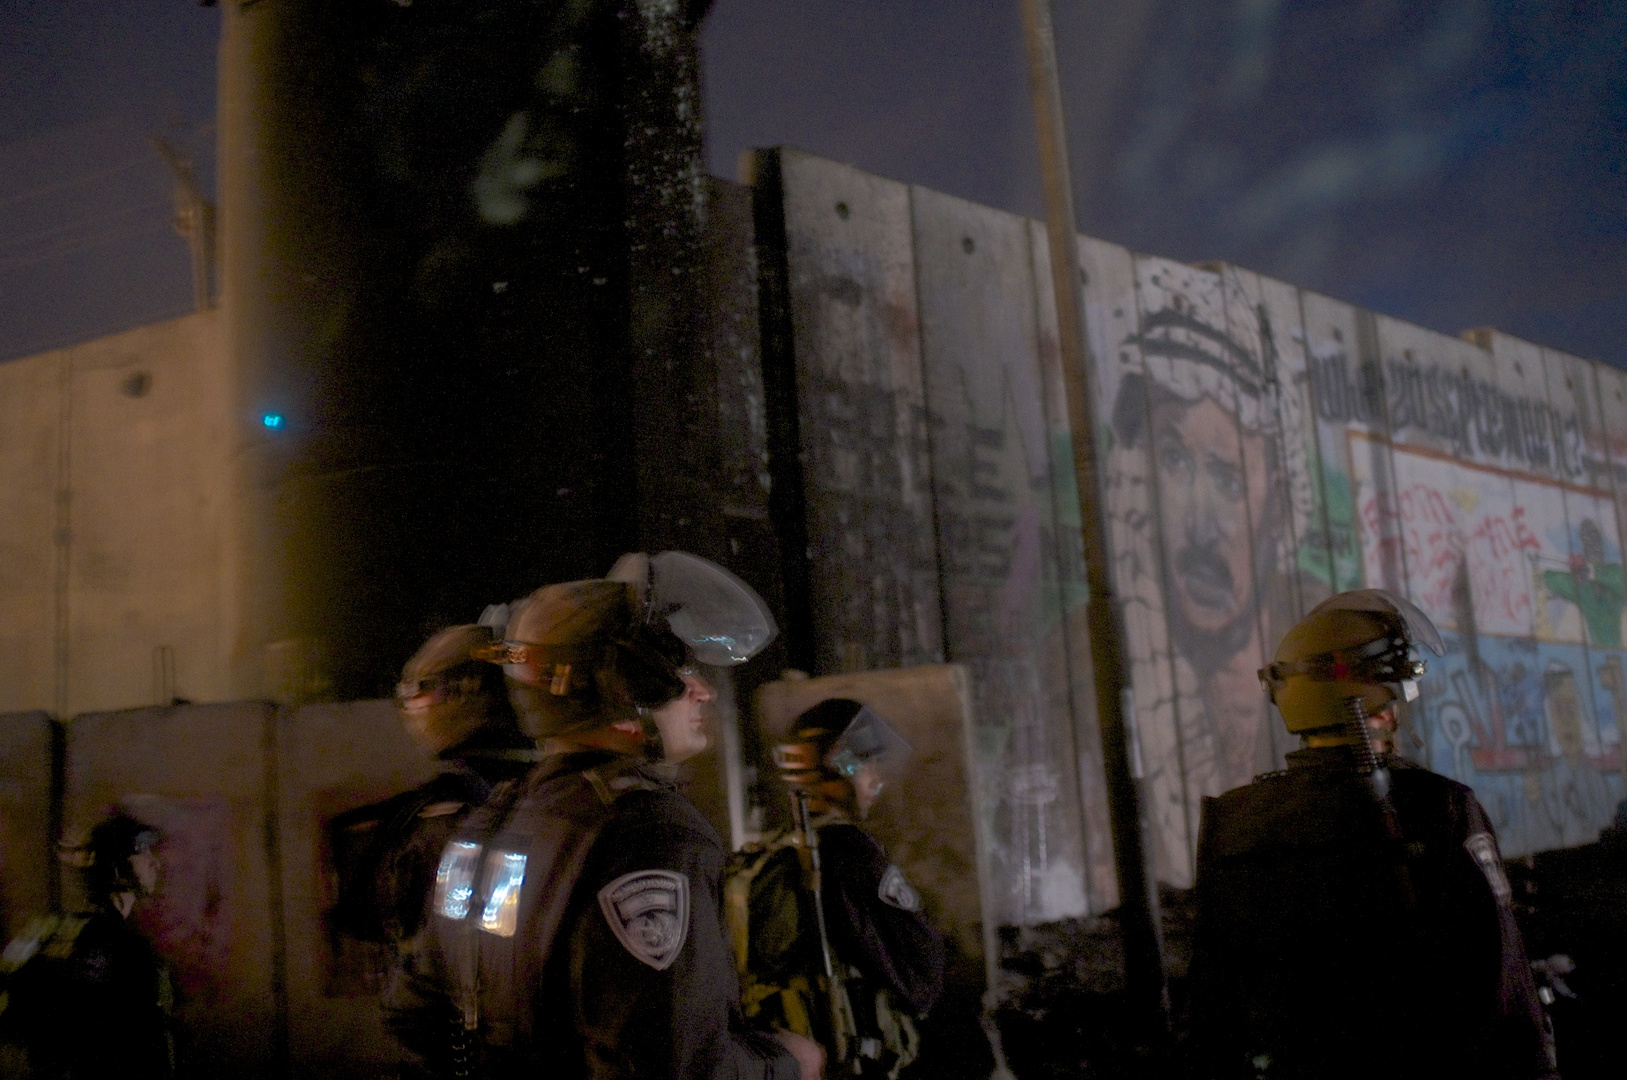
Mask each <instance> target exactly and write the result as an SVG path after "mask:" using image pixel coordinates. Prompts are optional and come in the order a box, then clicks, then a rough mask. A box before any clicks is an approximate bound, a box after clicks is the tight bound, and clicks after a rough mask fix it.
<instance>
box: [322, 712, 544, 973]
mask: <svg viewBox="0 0 1627 1080" xmlns="http://www.w3.org/2000/svg"><path fill="white" fill-rule="evenodd" d="M477 740H478V736H477ZM493 742H494V745H492V746H488V747H482V746H479V745H476V744H474V743H473V742H472V743H471V744H465V745H464V746H461V747H459V748H458V749H457V750H455V751H453V752H451V753H450V754H448V755H447V756H446V761H445V764H446V766H447V767H446V771H444V772H442V773H440V774H439V775H438V776H436V777H434V778H433V779H431V780H429V781H427V782H426V783H423V784H420V785H419V786H417V787H415V788H412V789H411V790H409V791H403V792H401V793H400V794H399V795H393V796H391V797H390V798H388V799H385V800H384V801H382V802H377V803H372V804H370V805H367V806H362V807H358V808H356V809H354V810H350V811H347V812H345V813H343V814H340V815H339V816H338V817H335V818H334V819H333V820H332V821H331V822H330V823H329V825H328V837H329V843H330V845H331V850H332V852H333V865H334V872H335V874H336V875H337V877H338V879H339V890H338V892H339V896H338V901H337V903H335V905H334V908H333V911H332V912H331V913H330V915H329V919H330V922H331V925H332V926H333V929H335V930H337V931H338V932H340V933H343V934H348V935H349V936H351V937H354V938H357V939H359V940H361V941H371V942H381V943H386V944H390V945H398V944H399V943H401V942H403V941H406V940H407V939H408V938H411V937H412V936H413V935H414V934H416V933H417V932H418V930H419V929H420V927H422V925H423V921H424V901H425V898H426V897H427V896H428V895H429V890H430V887H431V885H432V884H433V883H434V880H435V867H436V864H437V863H438V862H439V861H440V857H441V849H442V848H444V847H445V846H446V842H447V841H448V840H450V839H451V838H452V834H453V833H454V832H455V831H456V830H457V828H458V826H459V825H460V824H461V823H462V821H463V819H464V817H465V816H467V815H468V813H469V811H470V810H472V809H474V808H475V807H477V806H480V805H481V804H483V803H484V802H485V801H486V800H487V799H488V798H490V797H491V793H492V790H493V788H495V787H496V786H497V785H498V784H500V783H502V782H503V781H505V780H516V779H518V778H520V777H523V776H524V775H525V774H526V773H527V772H529V771H530V770H531V767H532V766H533V765H534V764H535V756H536V754H535V749H534V747H533V744H532V743H531V742H530V741H529V740H526V741H524V742H523V743H521V742H518V741H517V739H508V738H501V739H496V740H493Z"/></svg>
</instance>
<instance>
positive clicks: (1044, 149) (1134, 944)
mask: <svg viewBox="0 0 1627 1080" xmlns="http://www.w3.org/2000/svg"><path fill="white" fill-rule="evenodd" d="M1022 9H1023V30H1024V36H1025V37H1026V39H1027V43H1028V78H1029V87H1030V90H1031V92H1032V94H1033V97H1034V126H1035V129H1036V133H1037V135H1038V137H1039V156H1040V170H1041V172H1042V174H1043V179H1044V185H1045V223H1046V232H1047V239H1048V241H1049V245H1050V254H1051V282H1052V287H1053V289H1054V291H1055V293H1056V322H1057V338H1058V343H1059V345H1060V348H1061V354H1062V379H1063V387H1064V392H1065V393H1066V396H1067V407H1068V426H1069V428H1070V430H1071V432H1072V436H1073V437H1072V443H1073V472H1074V481H1075V483H1076V484H1077V485H1078V488H1079V517H1080V525H1081V529H1082V532H1083V539H1084V557H1085V580H1086V582H1087V584H1088V586H1089V589H1090V599H1089V601H1088V606H1087V608H1086V617H1087V620H1088V625H1089V628H1090V659H1091V671H1092V674H1093V676H1094V681H1095V686H1096V710H1097V715H1098V718H1099V721H1100V724H1101V737H1102V758H1103V764H1104V770H1105V772H1106V774H1107V775H1106V780H1107V792H1108V806H1109V811H1110V815H1111V818H1112V829H1113V856H1114V862H1115V864H1116V867H1117V870H1118V877H1119V897H1120V901H1119V903H1120V906H1119V916H1120V926H1121V927H1122V932H1123V935H1124V966H1125V983H1126V988H1127V992H1128V994H1129V996H1130V1004H1131V1008H1132V1010H1133V1013H1132V1014H1133V1015H1135V1016H1137V1017H1138V1018H1140V1019H1142V1020H1143V1021H1144V1023H1145V1025H1146V1026H1145V1029H1144V1031H1143V1032H1142V1033H1141V1034H1142V1036H1143V1037H1142V1038H1141V1039H1140V1040H1138V1042H1140V1043H1141V1046H1142V1048H1143V1050H1144V1051H1156V1050H1157V1049H1159V1048H1160V1047H1161V1046H1162V1045H1163V1044H1164V1043H1165V1040H1166V1038H1167V1035H1168V1032H1169V1000H1168V992H1167V988H1166V986H1165V982H1164V968H1163V955H1162V954H1163V949H1162V934H1161V931H1160V929H1159V925H1158V892H1157V889H1156V888H1154V887H1153V886H1152V883H1151V881H1150V880H1149V876H1148V873H1147V862H1146V857H1145V853H1144V846H1143V843H1142V838H1143V835H1144V829H1143V824H1142V818H1141V809H1140V805H1141V800H1140V797H1139V792H1138V790H1137V784H1136V776H1135V775H1134V773H1133V772H1132V769H1131V764H1130V739H1129V737H1128V735H1129V729H1128V726H1127V722H1128V720H1129V717H1128V716H1127V715H1126V713H1127V712H1129V707H1128V701H1127V699H1128V697H1129V689H1130V686H1129V679H1128V678H1127V668H1126V664H1125V652H1124V634H1123V628H1122V626H1121V624H1120V614H1119V610H1118V604H1117V601H1116V600H1115V598H1114V595H1113V577H1112V567H1111V562H1110V552H1109V548H1108V539H1107V515H1106V506H1105V503H1104V500H1103V498H1102V496H1101V492H1102V475H1101V463H1100V462H1099V460H1098V458H1097V448H1098V446H1099V445H1100V444H1099V442H1098V440H1097V436H1096V408H1095V405H1096V401H1095V388H1094V387H1093V385H1092V383H1091V379H1090V377H1089V372H1090V366H1089V359H1088V351H1087V349H1086V345H1085V340H1086V339H1085V317H1084V305H1083V304H1082V303H1081V300H1080V293H1079V285H1080V280H1079V273H1080V271H1079V251H1078V244H1077V228H1076V226H1075V225H1074V219H1073V185H1072V180H1071V178H1070V177H1069V175H1068V149H1067V138H1066V132H1065V129H1064V127H1063V122H1062V92H1061V89H1060V87H1059V85H1058V83H1057V73H1056V40H1055V36H1054V35H1053V33H1052V29H1051V4H1050V0H1022Z"/></svg>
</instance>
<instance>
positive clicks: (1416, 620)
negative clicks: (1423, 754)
mask: <svg viewBox="0 0 1627 1080" xmlns="http://www.w3.org/2000/svg"><path fill="white" fill-rule="evenodd" d="M1419 647H1424V648H1428V649H1429V650H1430V651H1431V652H1433V653H1435V654H1436V655H1437V656H1440V655H1443V654H1444V653H1445V645H1444V643H1443V642H1442V641H1441V635H1440V631H1439V630H1437V629H1435V624H1434V623H1433V622H1431V621H1430V619H1429V616H1427V615H1425V614H1424V613H1423V612H1422V611H1421V610H1419V608H1418V607H1417V605H1415V604H1413V603H1411V602H1410V601H1408V600H1405V599H1403V598H1402V597H1399V596H1396V595H1394V594H1393V593H1389V592H1386V591H1385V590H1383V589H1356V590H1353V591H1351V592H1344V593H1339V594H1338V595H1337V596H1332V597H1329V598H1328V599H1326V600H1324V601H1323V602H1322V603H1320V604H1318V605H1317V606H1316V607H1315V608H1313V609H1312V610H1311V612H1310V613H1309V614H1308V615H1306V616H1305V617H1304V618H1303V619H1301V620H1300V621H1299V623H1298V625H1296V626H1295V627H1294V628H1293V629H1291V630H1289V631H1288V633H1287V634H1285V635H1284V636H1283V639H1282V642H1281V643H1280V644H1279V645H1278V646H1277V652H1276V655H1275V656H1274V657H1273V658H1272V662H1271V663H1270V664H1267V665H1266V666H1265V667H1263V668H1261V669H1260V684H1261V686H1262V687H1263V688H1264V689H1265V691H1266V693H1267V694H1269V695H1270V697H1271V700H1272V701H1274V702H1275V703H1276V705H1277V709H1278V711H1280V712H1281V713H1282V718H1283V723H1284V724H1285V725H1286V726H1287V728H1288V730H1289V731H1291V732H1295V733H1302V732H1308V731H1314V730H1317V729H1321V728H1331V727H1335V726H1338V725H1340V724H1343V723H1345V722H1346V717H1347V705H1348V704H1349V703H1350V702H1352V701H1357V702H1359V703H1360V704H1361V706H1362V708H1363V709H1364V710H1365V711H1366V712H1367V713H1368V714H1377V713H1379V712H1380V711H1382V710H1383V709H1385V708H1387V707H1388V706H1389V705H1390V703H1391V702H1393V701H1396V700H1398V699H1400V700H1404V701H1411V700H1413V699H1414V698H1416V697H1417V696H1418V679H1419V678H1420V677H1421V676H1422V675H1423V674H1424V671H1425V670H1426V664H1425V662H1424V661H1423V660H1422V659H1419V658H1418V657H1417V656H1416V655H1415V653H1416V650H1417V649H1418V648H1419Z"/></svg>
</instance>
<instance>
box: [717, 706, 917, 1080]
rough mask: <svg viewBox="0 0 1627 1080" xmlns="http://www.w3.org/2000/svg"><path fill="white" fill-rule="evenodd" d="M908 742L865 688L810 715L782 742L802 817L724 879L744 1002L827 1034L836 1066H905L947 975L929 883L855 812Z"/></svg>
mask: <svg viewBox="0 0 1627 1080" xmlns="http://www.w3.org/2000/svg"><path fill="white" fill-rule="evenodd" d="M909 749H910V748H909V744H908V743H907V742H905V741H904V740H903V739H902V738H901V737H900V736H898V735H897V734H896V733H895V732H894V731H893V730H892V729H891V728H890V727H889V726H888V724H887V722H886V721H885V720H883V719H882V718H881V716H880V715H879V714H877V713H876V712H875V711H874V710H873V709H870V708H868V707H867V706H864V705H861V704H859V703H858V702H856V701H851V700H848V699H845V698H836V699H832V700H828V701H824V702H821V703H820V704H819V705H816V706H814V707H813V708H811V709H809V710H808V711H807V712H805V713H803V714H802V715H801V716H799V717H798V718H797V719H796V720H795V721H794V722H793V724H792V728H791V731H790V733H789V735H788V736H787V738H786V741H785V742H783V743H781V744H780V745H778V746H776V747H775V748H774V762H775V765H776V766H777V767H778V769H779V772H780V775H781V777H782V779H784V781H785V783H786V786H787V788H788V789H789V790H790V792H791V796H792V812H793V827H792V828H791V829H789V830H787V831H786V832H784V833H781V834H780V835H778V836H774V837H771V838H769V839H768V841H766V842H765V843H763V844H759V845H753V846H752V847H750V848H748V849H746V850H745V851H743V852H741V853H740V854H739V855H738V856H737V857H736V859H735V862H734V865H733V867H732V869H731V872H730V875H729V880H728V884H727V887H726V890H725V894H726V897H727V910H728V917H729V924H730V930H731V937H732V938H733V942H734V947H735V962H736V964H737V965H738V966H739V968H740V972H741V976H742V980H743V982H744V992H743V1004H744V1007H745V1011H746V1015H747V1016H748V1017H749V1018H752V1019H754V1020H756V1021H757V1022H759V1023H767V1024H769V1025H771V1026H773V1027H775V1028H779V1029H784V1030H789V1031H795V1032H798V1033H801V1034H807V1035H811V1036H813V1037H815V1038H817V1039H818V1040H819V1041H820V1043H821V1044H822V1045H823V1046H825V1048H826V1050H827V1052H828V1053H829V1054H830V1061H831V1062H832V1064H831V1066H830V1069H829V1071H830V1072H831V1074H832V1075H836V1076H865V1077H887V1078H889V1080H897V1077H898V1076H899V1074H900V1072H901V1071H902V1070H903V1069H904V1068H905V1067H906V1066H908V1065H909V1064H910V1063H911V1062H912V1061H914V1060H915V1058H916V1055H917V1054H918V1052H919V1050H920V1041H919V1037H918V1035H917V1032H916V1028H915V1020H916V1019H918V1018H919V1017H921V1016H924V1015H925V1014H926V1012H927V1011H928V1010H929V1009H931V1008H932V1005H933V1003H934V1002H935V1001H936V1000H937V998H938V994H939V993H940V991H941V990H942V988H943V974H944V942H943V938H942V937H941V936H940V935H939V934H938V932H937V931H936V930H935V929H934V928H933V927H932V925H931V924H930V923H929V922H928V921H927V919H926V916H925V913H924V912H923V911H922V905H921V896H920V894H919V893H918V892H917V891H916V890H915V889H914V887H913V886H911V885H910V883H909V880H908V879H907V878H906V877H905V875H904V872H903V871H902V870H901V869H900V868H899V867H898V866H896V865H894V864H893V863H892V862H891V861H890V860H889V859H888V858H887V853H886V851H885V850H883V848H882V846H881V845H880V844H879V843H877V842H876V840H875V839H874V838H873V837H871V836H870V834H869V833H867V832H865V831H864V829H862V828H861V827H860V826H859V825H858V824H857V823H858V822H860V821H863V820H864V819H865V818H866V817H867V816H868V814H869V811H870V808H871V806H872V805H874V803H875V801H876V799H877V798H879V797H880V795H881V793H882V790H883V788H884V787H885V786H886V783H887V778H888V776H889V775H890V774H892V773H894V772H895V771H896V770H898V769H900V768H901V767H902V765H903V761H904V759H905V758H906V757H907V755H908V753H909Z"/></svg>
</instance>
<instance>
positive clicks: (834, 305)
mask: <svg viewBox="0 0 1627 1080" xmlns="http://www.w3.org/2000/svg"><path fill="white" fill-rule="evenodd" d="M781 168H782V178H783V192H784V213H785V230H786V248H787V250H786V259H787V264H788V271H789V278H790V281H789V286H790V298H791V322H792V327H793V334H794V337H795V351H796V378H797V388H798V393H797V402H798V410H799V417H798V422H799V425H800V430H801V438H802V448H801V456H802V470H803V475H804V477H805V484H804V494H805V497H806V499H807V508H806V513H807V519H808V520H807V527H808V535H809V551H808V558H809V561H810V564H811V575H812V583H813V584H812V598H811V600H812V606H813V621H814V633H815V640H816V666H817V668H818V671H819V672H820V673H827V672H837V671H858V670H863V669H866V668H874V667H895V666H900V665H909V664H919V663H930V662H933V661H936V660H940V659H942V657H943V630H942V625H941V613H942V609H941V603H942V600H941V597H940V596H939V592H938V566H937V552H936V546H935V543H934V536H935V533H934V525H933V503H932V478H931V473H930V470H931V461H930V456H929V453H928V449H927V440H928V435H927V415H926V396H925V389H924V387H923V385H922V374H921V351H920V319H919V316H918V314H917V311H916V284H915V266H914V260H913V256H912V241H911V234H910V209H909V203H910V193H909V188H907V187H906V186H905V185H903V184H900V183H896V182H894V181H891V180H884V179H882V178H881V177H877V176H871V175H869V174H867V173H863V172H860V171H859V170H858V169H855V168H852V167H851V166H846V165H837V164H835V163H833V162H829V161H823V160H820V159H819V158H815V157H812V156H810V155H807V154H802V153H800V152H797V151H792V150H786V151H783V152H782V157H781Z"/></svg>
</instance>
